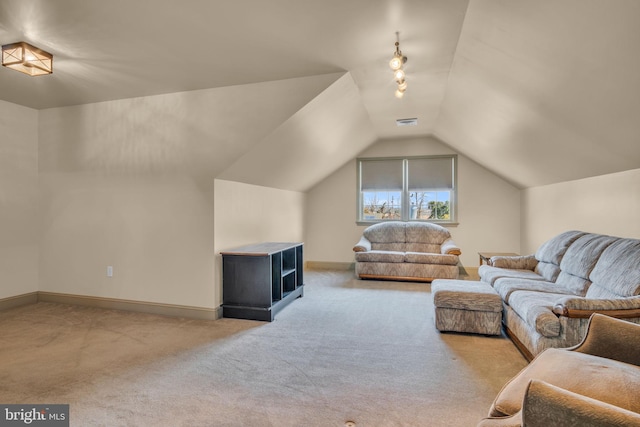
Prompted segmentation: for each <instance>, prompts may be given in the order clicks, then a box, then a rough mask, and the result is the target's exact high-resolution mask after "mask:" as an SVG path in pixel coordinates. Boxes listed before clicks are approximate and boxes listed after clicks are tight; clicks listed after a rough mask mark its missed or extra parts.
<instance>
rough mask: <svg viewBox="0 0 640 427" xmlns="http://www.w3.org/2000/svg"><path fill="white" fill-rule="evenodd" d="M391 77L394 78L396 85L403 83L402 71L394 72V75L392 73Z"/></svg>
mask: <svg viewBox="0 0 640 427" xmlns="http://www.w3.org/2000/svg"><path fill="white" fill-rule="evenodd" d="M393 77H395V79H396V81H397V82H398V83H403V82H404V70H396V71H395V73H393Z"/></svg>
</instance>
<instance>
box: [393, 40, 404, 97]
mask: <svg viewBox="0 0 640 427" xmlns="http://www.w3.org/2000/svg"><path fill="white" fill-rule="evenodd" d="M406 62H407V57H406V56H404V55H402V51H401V50H400V34H399V33H397V32H396V51H395V52H394V53H393V58H391V61H389V68H391V70H392V71H393V78H394V79H395V81H396V83H397V84H398V88H397V89H396V98H402V97H403V96H404V92H405V91H406V90H407V81H406V80H405V77H406V76H405V73H404V70H403V69H402V67H403V66H404V64H405V63H406Z"/></svg>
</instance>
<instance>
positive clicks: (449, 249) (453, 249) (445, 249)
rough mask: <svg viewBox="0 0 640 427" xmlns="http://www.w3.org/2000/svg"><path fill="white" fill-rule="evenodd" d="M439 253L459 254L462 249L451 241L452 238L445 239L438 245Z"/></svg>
mask: <svg viewBox="0 0 640 427" xmlns="http://www.w3.org/2000/svg"><path fill="white" fill-rule="evenodd" d="M440 253H442V254H443V255H461V254H462V251H461V250H460V248H459V247H458V245H456V244H455V243H453V240H451V239H447V240H445V241H444V242H442V244H441V245H440Z"/></svg>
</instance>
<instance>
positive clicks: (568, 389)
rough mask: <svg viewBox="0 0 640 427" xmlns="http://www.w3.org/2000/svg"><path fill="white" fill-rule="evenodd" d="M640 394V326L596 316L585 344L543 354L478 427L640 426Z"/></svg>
mask: <svg viewBox="0 0 640 427" xmlns="http://www.w3.org/2000/svg"><path fill="white" fill-rule="evenodd" d="M639 390H640V325H636V324H633V323H629V322H626V321H623V320H620V319H615V318H612V317H608V316H604V315H601V314H594V315H592V317H591V321H590V323H589V327H588V331H587V335H586V337H585V339H584V340H583V341H582V343H581V344H579V345H578V346H576V347H574V348H570V349H555V348H550V349H547V350H545V351H544V352H542V353H541V354H540V355H539V356H537V357H536V358H535V359H534V360H533V361H532V362H531V363H530V364H529V365H528V366H527V367H526V368H524V369H523V370H522V371H521V372H520V373H519V374H518V375H516V376H515V377H514V378H512V379H511V380H510V381H509V382H508V383H507V384H506V385H505V386H504V387H503V388H502V390H501V391H500V392H499V393H498V395H497V396H496V398H495V400H494V401H493V404H492V405H491V409H490V410H489V414H488V415H489V416H488V417H487V418H485V419H484V420H482V421H481V422H480V423H479V424H478V427H500V426H502V427H505V426H509V427H520V426H522V427H547V426H565V427H571V426H575V427H578V426H579V427H595V426H627V427H630V426H640V398H638V396H639V395H638V393H639Z"/></svg>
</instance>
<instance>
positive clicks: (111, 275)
mask: <svg viewBox="0 0 640 427" xmlns="http://www.w3.org/2000/svg"><path fill="white" fill-rule="evenodd" d="M107 277H113V266H111V265H108V266H107Z"/></svg>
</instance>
